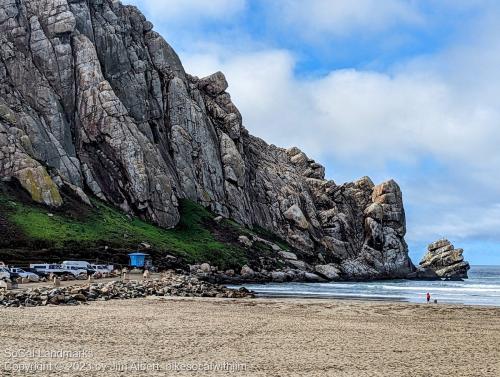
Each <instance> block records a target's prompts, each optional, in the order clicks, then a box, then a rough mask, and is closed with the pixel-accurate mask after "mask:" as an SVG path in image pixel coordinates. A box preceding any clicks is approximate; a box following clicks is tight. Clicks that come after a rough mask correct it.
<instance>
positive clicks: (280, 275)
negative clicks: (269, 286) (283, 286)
mask: <svg viewBox="0 0 500 377" xmlns="http://www.w3.org/2000/svg"><path fill="white" fill-rule="evenodd" d="M271 279H272V281H275V282H279V283H282V282H284V281H285V280H286V274H285V273H284V272H281V271H273V272H271Z"/></svg>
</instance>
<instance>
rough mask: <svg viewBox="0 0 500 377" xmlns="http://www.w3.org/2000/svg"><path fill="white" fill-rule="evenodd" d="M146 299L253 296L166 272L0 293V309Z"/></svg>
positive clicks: (242, 290) (243, 290)
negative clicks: (143, 277)
mask: <svg viewBox="0 0 500 377" xmlns="http://www.w3.org/2000/svg"><path fill="white" fill-rule="evenodd" d="M146 296H179V297H218V298H244V297H253V294H252V293H251V292H249V291H248V290H246V289H245V288H240V289H239V290H234V289H229V288H226V287H223V286H220V285H216V284H211V283H208V282H202V281H199V280H198V279H196V278H194V277H190V276H186V275H177V274H172V273H166V274H164V275H163V276H162V277H161V278H160V279H155V280H144V281H135V280H131V281H125V282H122V281H111V282H106V283H91V284H85V285H74V286H68V287H58V288H52V287H42V288H34V289H26V290H23V291H19V292H18V291H6V292H4V293H2V291H0V307H1V306H6V307H18V306H26V307H32V306H45V305H79V304H81V303H87V302H90V301H107V300H116V299H118V300H120V299H121V300H123V299H132V298H140V297H146Z"/></svg>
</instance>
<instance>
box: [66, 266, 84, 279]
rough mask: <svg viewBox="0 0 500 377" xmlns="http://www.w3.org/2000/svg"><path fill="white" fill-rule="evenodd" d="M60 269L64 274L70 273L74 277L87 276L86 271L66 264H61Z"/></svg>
mask: <svg viewBox="0 0 500 377" xmlns="http://www.w3.org/2000/svg"><path fill="white" fill-rule="evenodd" d="M62 268H63V270H64V271H66V273H70V274H72V275H73V276H74V277H80V276H81V275H87V274H88V270H87V269H86V268H84V267H81V266H71V265H68V264H63V266H62Z"/></svg>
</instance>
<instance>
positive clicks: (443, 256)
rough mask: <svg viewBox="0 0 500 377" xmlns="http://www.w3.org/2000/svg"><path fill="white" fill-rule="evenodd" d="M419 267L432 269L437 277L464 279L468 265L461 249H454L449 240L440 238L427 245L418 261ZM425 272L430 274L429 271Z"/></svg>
mask: <svg viewBox="0 0 500 377" xmlns="http://www.w3.org/2000/svg"><path fill="white" fill-rule="evenodd" d="M419 269H420V270H421V271H433V272H434V273H435V274H436V275H437V276H438V277H439V278H443V279H466V278H467V277H468V276H467V271H468V270H469V269H470V265H469V263H468V262H466V261H464V257H463V249H455V247H454V246H453V244H452V243H451V242H450V241H449V240H447V239H441V240H438V241H435V242H433V243H431V244H430V245H429V246H428V247H427V252H426V254H425V255H424V256H423V258H422V260H421V261H420V266H419ZM427 273H428V274H430V272H427ZM417 275H418V270H417Z"/></svg>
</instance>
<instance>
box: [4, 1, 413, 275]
mask: <svg viewBox="0 0 500 377" xmlns="http://www.w3.org/2000/svg"><path fill="white" fill-rule="evenodd" d="M0 45H1V49H0V151H1V153H0V174H1V176H2V178H4V179H10V178H16V179H18V180H19V181H20V182H21V184H22V185H23V186H24V187H25V188H26V189H27V190H28V191H29V192H30V193H31V194H32V197H33V199H34V200H37V201H39V202H43V203H45V204H48V205H59V204H60V202H61V198H60V195H59V192H58V187H57V186H61V185H67V186H69V187H70V188H71V189H72V190H73V191H76V192H78V194H79V195H80V196H82V197H83V198H85V196H84V195H85V194H83V191H86V192H87V193H92V194H94V195H95V196H97V197H99V198H101V199H102V200H105V201H108V202H110V203H112V204H114V205H116V206H118V207H120V208H122V209H123V210H124V211H127V212H130V213H135V214H137V215H140V216H141V217H143V218H145V219H146V220H149V221H152V222H154V223H156V224H158V225H160V226H163V227H172V226H175V225H176V224H177V222H178V218H179V214H178V210H177V203H178V199H179V198H189V199H192V200H195V201H197V202H199V203H201V204H203V205H205V206H207V207H210V208H211V209H212V210H213V211H215V212H217V213H219V214H221V215H223V216H226V217H231V218H234V219H235V220H237V221H239V222H240V223H242V224H245V225H249V226H254V225H258V226H261V227H264V228H266V229H269V230H271V231H273V232H275V233H277V234H278V235H280V236H282V237H284V238H286V239H287V240H288V241H289V242H290V243H292V244H293V245H294V246H296V247H297V248H300V249H301V250H302V251H303V252H304V253H305V254H307V255H309V261H308V262H309V263H313V264H316V265H320V266H327V267H320V268H319V269H320V270H321V271H323V273H324V275H326V276H335V278H337V277H338V278H354V279H365V278H383V277H402V276H404V275H405V274H407V273H408V272H410V271H411V270H412V269H413V265H412V264H411V261H410V260H409V258H408V253H407V246H406V243H405V241H404V235H405V231H406V230H405V215H404V209H403V203H402V195H401V191H400V189H399V187H398V185H397V184H396V183H395V182H394V181H389V182H386V183H383V184H381V185H377V186H375V185H374V184H373V183H372V182H371V180H370V179H369V178H362V179H360V180H358V181H356V182H353V183H346V184H342V185H337V184H336V183H335V182H333V181H329V180H325V177H324V175H325V169H324V168H323V167H322V166H321V165H320V164H318V163H316V162H315V161H313V160H311V159H309V158H308V157H307V155H306V154H305V153H303V152H302V151H300V150H299V149H298V148H290V149H288V150H285V149H282V148H278V147H276V146H273V145H268V144H267V143H265V142H264V141H263V140H261V139H259V138H256V137H254V136H251V135H249V133H248V132H247V130H246V129H245V128H244V127H243V121H242V116H241V114H240V113H239V111H238V109H237V108H236V106H235V105H234V104H233V102H232V101H231V97H230V95H229V94H228V93H227V92H226V89H227V87H228V83H227V81H226V79H225V77H224V75H223V74H222V73H221V72H217V73H215V74H213V75H211V76H209V77H205V78H201V79H199V78H197V77H193V76H190V75H188V74H186V72H185V71H184V68H183V66H182V64H181V62H180V60H179V58H178V56H177V55H176V53H175V52H174V51H173V49H172V48H171V47H170V46H169V45H168V44H167V42H165V41H164V40H163V38H162V37H161V36H160V35H159V34H157V33H156V32H154V31H153V30H152V25H151V23H150V22H148V21H147V20H146V19H145V18H144V16H143V15H142V14H141V13H140V12H139V11H138V10H137V9H136V8H135V7H132V6H123V5H122V4H121V3H120V2H119V1H115V0H86V1H83V0H29V1H28V0H0ZM55 183H57V184H55ZM82 190H83V191H82Z"/></svg>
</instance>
